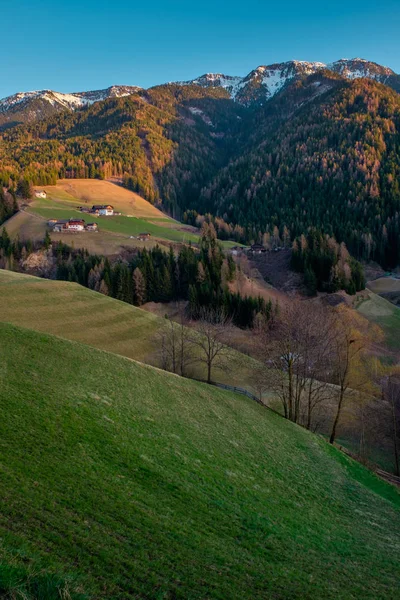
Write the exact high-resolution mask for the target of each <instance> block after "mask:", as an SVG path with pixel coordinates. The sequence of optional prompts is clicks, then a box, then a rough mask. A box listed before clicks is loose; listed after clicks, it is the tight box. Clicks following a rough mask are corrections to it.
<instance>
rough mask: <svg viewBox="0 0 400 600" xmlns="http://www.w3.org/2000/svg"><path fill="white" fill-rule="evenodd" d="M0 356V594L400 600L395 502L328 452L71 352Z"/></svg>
mask: <svg viewBox="0 0 400 600" xmlns="http://www.w3.org/2000/svg"><path fill="white" fill-rule="evenodd" d="M0 346H1V348H2V368H1V371H0V376H1V386H0V398H1V402H0V407H1V409H0V412H1V418H0V440H1V441H0V445H1V455H2V467H1V468H2V476H1V478H0V497H1V498H2V500H3V501H2V502H1V504H0V534H1V539H2V544H1V548H0V557H1V567H0V574H1V578H0V595H1V596H5V597H7V593H8V597H18V596H21V597H24V598H29V600H30V599H31V598H35V599H36V598H38V597H39V592H38V590H37V588H36V590H35V581H36V579H35V577H37V576H38V574H40V576H41V577H43V576H44V575H45V574H46V573H52V574H53V573H56V574H58V575H59V576H60V577H61V578H62V579H63V580H64V581H65V585H66V586H67V587H68V594H67V593H64V595H63V597H65V598H67V597H68V598H69V597H71V598H74V600H75V599H76V598H78V597H79V598H80V599H83V598H107V599H110V598H113V599H115V600H117V599H122V598H123V599H124V600H127V599H129V598H135V599H138V598H155V597H159V598H182V599H183V598H185V599H186V598H192V599H202V598H210V599H211V598H215V599H222V598H243V599H247V598H248V599H249V600H250V599H251V600H257V599H260V600H261V599H262V600H264V599H265V598H275V599H277V600H279V599H282V600H283V599H287V598H291V599H293V600H295V599H298V600H300V599H301V600H306V599H309V600H311V599H312V600H319V599H324V600H327V599H332V600H333V599H335V600H338V599H343V600H345V599H346V600H347V599H348V598H354V599H357V598H359V599H360V600H361V599H362V600H369V599H370V600H376V598H381V599H382V600H383V599H387V600H390V599H392V598H394V597H395V596H396V590H397V587H398V539H397V530H398V527H399V525H400V522H399V519H400V505H399V494H398V492H397V490H396V489H395V488H393V487H391V486H389V485H388V484H385V483H384V482H382V481H380V480H378V479H377V478H376V477H375V475H373V474H372V473H370V472H369V471H367V470H366V469H364V468H363V467H362V466H361V465H359V464H357V463H355V462H354V461H352V460H351V459H349V458H348V457H346V456H344V455H342V454H341V453H339V452H338V451H337V450H336V449H334V448H332V447H331V446H329V445H328V444H327V443H326V442H325V441H324V440H322V439H321V438H319V437H317V436H315V435H313V434H311V433H309V432H307V431H305V430H304V429H301V428H299V427H297V426H295V425H293V424H291V423H289V422H288V421H286V420H285V419H282V418H281V417H279V416H278V415H276V414H274V413H272V412H269V411H267V410H266V409H265V408H263V407H261V406H259V405H258V404H257V403H255V402H253V401H251V400H249V399H246V398H244V397H235V396H234V395H232V394H229V393H227V392H223V391H222V390H218V389H216V388H213V387H212V386H207V385H205V384H200V383H196V382H193V381H191V380H188V379H184V378H181V377H178V376H176V375H171V374H168V373H165V372H161V371H159V370H157V369H153V368H151V367H147V366H144V365H140V364H138V363H135V362H133V361H131V360H128V359H125V358H122V357H119V356H116V355H114V354H110V353H107V352H101V351H98V350H94V349H92V348H89V347H88V346H84V345H81V344H78V343H74V342H67V341H65V340H62V339H60V338H55V337H52V336H49V335H45V334H43V333H36V332H32V331H29V330H24V329H20V328H17V327H13V326H10V325H7V324H1V325H0ZM27 457H29V460H27ZM7 569H8V570H7ZM12 569H14V570H17V573H19V577H18V578H17V579H16V578H15V577H14V580H12V581H9V579H8V578H7V577H6V575H7V573H8V571H9V570H12ZM18 569H19V571H18ZM29 575H34V578H33V581H32V583H31V590H32V589H33V593H27V590H26V587H28V584H29ZM15 579H16V582H15V583H14V585H13V581H15ZM26 580H27V583H26V585H25V582H26ZM10 587H11V591H10ZM78 594H79V595H78ZM40 597H46V598H47V597H50V596H49V592H48V591H47V595H43V596H40ZM54 597H60V595H58V596H57V595H55V596H54Z"/></svg>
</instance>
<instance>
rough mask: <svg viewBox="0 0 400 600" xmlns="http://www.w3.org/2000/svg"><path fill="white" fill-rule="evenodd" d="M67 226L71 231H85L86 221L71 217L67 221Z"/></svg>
mask: <svg viewBox="0 0 400 600" xmlns="http://www.w3.org/2000/svg"><path fill="white" fill-rule="evenodd" d="M65 228H66V229H68V230H70V231H83V230H84V229H85V221H84V220H83V219H70V220H69V221H68V222H67V223H65Z"/></svg>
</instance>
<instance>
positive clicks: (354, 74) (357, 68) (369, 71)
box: [328, 58, 396, 83]
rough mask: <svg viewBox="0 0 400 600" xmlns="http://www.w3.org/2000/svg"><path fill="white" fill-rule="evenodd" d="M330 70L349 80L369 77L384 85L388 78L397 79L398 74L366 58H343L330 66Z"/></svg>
mask: <svg viewBox="0 0 400 600" xmlns="http://www.w3.org/2000/svg"><path fill="white" fill-rule="evenodd" d="M328 69H330V70H331V71H335V73H339V75H342V77H346V78H347V79H359V78H361V77H367V78H368V79H375V80H376V81H379V82H381V83H384V82H385V81H386V80H387V79H388V77H393V76H394V77H396V73H395V72H394V71H392V69H389V67H383V66H382V65H378V64H377V63H374V62H371V61H369V60H365V58H341V59H340V60H337V61H336V62H334V63H331V64H329V65H328Z"/></svg>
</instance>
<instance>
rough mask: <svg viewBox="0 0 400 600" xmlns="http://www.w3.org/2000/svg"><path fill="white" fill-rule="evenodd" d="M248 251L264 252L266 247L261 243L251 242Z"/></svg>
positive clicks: (254, 252) (253, 252)
mask: <svg viewBox="0 0 400 600" xmlns="http://www.w3.org/2000/svg"><path fill="white" fill-rule="evenodd" d="M249 252H250V253H251V254H262V253H263V252H266V249H265V248H264V246H263V245H262V244H252V246H251V247H250V250H249Z"/></svg>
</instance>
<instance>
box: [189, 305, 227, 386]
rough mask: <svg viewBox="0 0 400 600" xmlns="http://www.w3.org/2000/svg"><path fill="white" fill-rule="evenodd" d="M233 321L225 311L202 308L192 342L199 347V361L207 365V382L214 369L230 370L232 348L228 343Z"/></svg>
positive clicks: (209, 381) (209, 380)
mask: <svg viewBox="0 0 400 600" xmlns="http://www.w3.org/2000/svg"><path fill="white" fill-rule="evenodd" d="M230 327H231V322H230V321H229V319H227V318H226V316H225V314H224V313H223V311H220V310H212V309H201V311H200V319H199V320H198V321H197V322H196V331H193V333H192V335H191V343H192V344H193V346H194V347H196V348H197V349H198V356H197V361H198V362H199V363H202V364H204V365H205V367H206V370H207V383H211V381H212V379H211V377H212V373H213V370H214V369H219V370H221V371H228V370H229V358H230V356H231V353H232V350H231V348H229V346H227V345H226V342H227V339H228V337H229V331H230Z"/></svg>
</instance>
